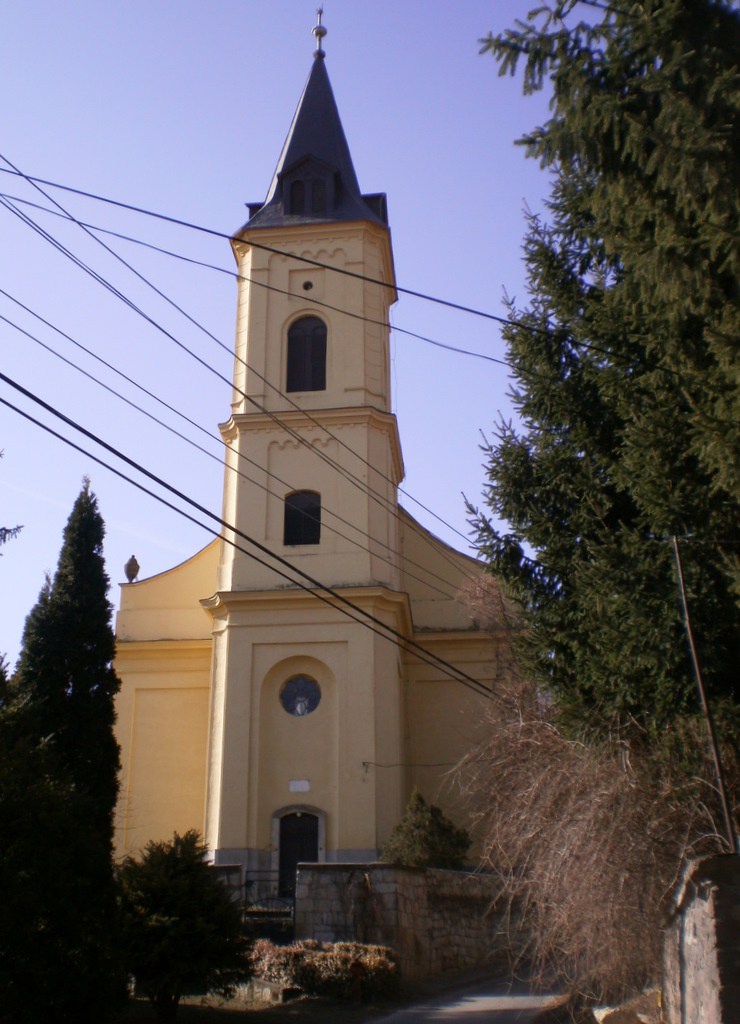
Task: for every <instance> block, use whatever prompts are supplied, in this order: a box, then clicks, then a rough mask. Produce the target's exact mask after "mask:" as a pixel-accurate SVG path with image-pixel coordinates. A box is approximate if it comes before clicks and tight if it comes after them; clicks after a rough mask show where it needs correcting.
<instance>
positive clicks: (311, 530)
mask: <svg viewBox="0 0 740 1024" xmlns="http://www.w3.org/2000/svg"><path fill="white" fill-rule="evenodd" d="M320 539H321V495H320V494H317V492H316V491H294V492H293V494H289V495H288V496H287V497H286V499H285V521H284V527H283V544H289V545H293V544H318V543H319V540H320Z"/></svg>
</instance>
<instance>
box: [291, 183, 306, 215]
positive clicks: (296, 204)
mask: <svg viewBox="0 0 740 1024" xmlns="http://www.w3.org/2000/svg"><path fill="white" fill-rule="evenodd" d="M305 207H306V186H305V183H304V182H303V181H302V180H301V179H300V178H299V179H298V180H297V181H292V182H291V183H290V212H291V213H295V214H301V213H303V212H304V210H305Z"/></svg>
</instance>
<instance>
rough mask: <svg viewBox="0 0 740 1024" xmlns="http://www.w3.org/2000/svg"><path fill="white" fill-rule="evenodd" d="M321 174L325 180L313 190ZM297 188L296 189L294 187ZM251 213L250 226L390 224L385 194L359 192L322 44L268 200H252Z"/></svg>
mask: <svg viewBox="0 0 740 1024" xmlns="http://www.w3.org/2000/svg"><path fill="white" fill-rule="evenodd" d="M319 42H320V41H319ZM317 179H319V180H321V181H323V184H321V185H320V186H318V187H317V188H316V190H315V192H314V191H313V190H314V182H315V181H316V180H317ZM294 182H298V183H299V184H296V185H295V186H294ZM300 182H303V185H301V184H300ZM293 188H294V189H296V190H297V191H293V192H291V189H293ZM319 188H320V189H321V193H320V195H321V196H322V197H324V198H323V199H321V198H319ZM301 196H303V199H301ZM249 212H250V220H249V222H248V225H246V226H248V227H249V229H250V230H251V229H252V228H256V227H259V228H262V227H264V228H267V227H270V228H272V227H280V226H283V225H286V226H287V225H291V224H299V223H306V224H308V223H316V222H329V223H331V222H335V221H349V220H371V221H375V222H376V223H380V224H383V225H385V224H387V217H386V215H385V196H384V195H373V196H363V195H362V194H361V192H360V186H359V184H358V182H357V175H356V174H355V169H354V167H353V165H352V157H351V156H350V152H349V146H348V145H347V139H346V138H345V135H344V130H343V128H342V122H341V121H340V119H339V111H338V110H337V104H336V101H335V100H334V93H333V92H332V88H331V84H330V82H329V76H328V74H327V72H326V67H325V64H324V53H323V51H322V50H321V49H320V48H319V49H318V50H317V51H316V52H315V53H314V62H313V67H312V68H311V73H310V74H309V76H308V81H307V82H306V85H305V88H304V90H303V94H302V95H301V98H300V101H299V103H298V108H297V110H296V112H295V115H294V117H293V123H292V124H291V126H290V131H289V132H288V137H287V138H286V140H285V144H284V146H283V151H282V153H281V154H280V159H279V160H278V165H277V168H276V170H275V174H274V176H273V179H272V184H271V185H270V190H269V192H268V193H267V199H266V200H265V202H264V203H250V204H249Z"/></svg>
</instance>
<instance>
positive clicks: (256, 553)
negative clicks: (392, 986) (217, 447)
mask: <svg viewBox="0 0 740 1024" xmlns="http://www.w3.org/2000/svg"><path fill="white" fill-rule="evenodd" d="M314 33H315V35H316V38H317V44H318V45H317V50H316V53H315V54H314V60H313V64H312V67H311V72H310V74H309V77H308V81H307V83H306V86H305V89H304V91H303V94H302V96H301V98H300V101H299V104H298V108H297V110H296V113H295V116H294V118H293V122H292V124H291V126H290V130H289V132H288V136H287V139H286V141H285V145H284V147H283V151H282V153H281V154H280V158H279V160H278V164H277V169H276V171H275V174H274V176H273V179H272V182H271V184H270V187H269V190H268V193H267V197H266V199H265V201H264V202H262V203H256V204H252V205H250V207H249V214H250V216H249V219H248V221H247V223H246V224H245V225H244V226H243V227H242V228H241V229H240V230H239V231H237V232H236V234H235V235H234V237H233V239H232V248H233V252H234V256H235V259H236V264H237V282H238V293H237V294H238V301H237V323H236V342H235V360H234V381H233V390H232V396H231V408H230V410H229V412H228V418H227V419H226V421H225V422H224V423H222V424H221V426H220V431H221V436H222V438H223V442H224V445H225V452H226V457H225V472H224V491H223V520H224V523H225V524H226V525H225V526H224V529H223V533H222V536H221V537H220V538H219V539H217V540H214V541H212V542H211V543H210V544H208V546H207V547H205V548H204V549H203V550H202V551H200V552H198V553H197V554H195V555H193V557H192V558H190V559H188V560H187V561H186V562H184V563H182V564H181V565H179V566H176V567H175V568H173V569H171V570H169V571H168V572H165V573H161V574H160V575H158V576H154V577H151V578H150V579H142V580H141V581H140V582H135V583H134V582H131V583H126V584H123V585H122V590H121V606H120V611H119V614H118V618H117V623H116V670H117V672H118V674H119V676H120V678H121V680H122V685H121V692H120V695H119V698H118V701H117V715H118V718H117V723H116V733H117V737H118V741H119V743H120V746H121V761H122V775H121V797H120V804H119V812H118V829H117V848H118V852H119V853H120V854H128V853H136V851H137V850H140V849H142V848H143V847H144V846H145V845H146V843H147V842H148V841H149V840H150V839H156V840H159V839H170V838H171V837H172V833H173V831H177V832H179V833H181V834H182V833H183V832H185V831H186V830H187V829H189V828H195V829H198V830H199V831H200V832H203V833H204V835H205V839H206V843H207V845H208V847H209V850H210V851H211V854H212V857H213V859H214V861H215V862H216V863H218V864H221V865H232V866H234V867H235V866H237V865H238V866H239V869H240V876H241V878H242V880H245V879H246V880H251V881H254V880H256V879H259V878H262V879H264V878H269V879H270V880H271V881H270V883H269V884H270V886H271V887H272V889H273V890H277V891H278V892H279V893H280V895H287V896H289V895H290V894H291V892H292V888H293V886H294V884H295V866H296V864H297V863H298V862H299V861H301V860H304V861H328V862H331V861H366V860H372V859H375V858H376V857H377V855H378V853H379V851H380V849H381V847H382V845H383V843H384V841H385V839H386V838H387V837H388V835H389V834H390V832H391V831H392V829H393V828H394V826H395V825H396V824H397V823H398V821H399V820H400V818H401V816H402V814H403V810H404V807H405V805H406V802H407V801H408V798H409V796H410V794H411V791H412V789H413V788H414V787H416V788H418V790H419V791H420V792H421V794H422V795H423V796H424V797H425V798H426V799H427V800H429V801H433V802H435V803H438V804H440V805H441V806H442V807H443V809H444V810H445V811H446V813H448V814H450V815H451V816H452V817H453V818H456V819H457V821H458V822H459V823H460V824H464V823H465V817H464V814H463V813H462V812H461V810H460V807H459V801H458V800H456V799H455V797H454V795H453V793H454V790H453V789H452V788H451V785H452V784H451V781H450V778H451V777H450V775H449V771H450V769H451V768H453V766H454V765H455V764H456V762H457V761H458V760H459V759H460V757H461V756H463V755H464V754H465V753H466V752H467V751H468V750H469V749H470V747H471V744H472V743H474V742H475V738H476V731H477V730H478V729H479V728H480V723H481V721H482V720H483V717H484V716H483V708H484V706H485V697H486V694H487V692H488V690H489V688H490V687H491V685H492V684H493V683H494V682H495V680H496V678H497V676H499V675H501V674H503V673H505V672H506V671H507V669H508V643H507V638H506V635H505V632H504V630H503V629H501V630H494V631H493V632H491V631H487V630H483V629H480V628H478V627H477V625H476V623H475V622H473V621H472V619H471V615H470V614H469V613H468V611H467V610H466V608H465V606H464V604H463V603H462V602H461V601H460V599H459V598H460V591H461V589H464V588H465V586H466V585H468V584H469V581H470V580H471V579H475V578H477V577H478V576H479V572H478V567H477V566H476V564H475V562H474V561H473V560H472V559H470V558H468V557H466V556H465V555H462V554H460V553H459V552H457V551H454V550H453V549H451V548H449V547H448V546H447V545H445V544H443V543H442V542H441V541H439V540H438V539H437V538H436V537H434V536H432V535H431V534H430V533H429V532H428V531H426V530H425V529H424V528H423V527H422V526H420V525H419V524H418V523H416V522H415V521H414V520H413V519H412V518H411V516H410V515H409V514H408V513H407V512H406V511H405V510H404V509H402V508H401V507H400V506H399V505H398V502H397V488H398V485H399V483H400V481H401V480H402V478H403V462H402V458H401V449H400V443H399V439H398V432H397V427H396V420H395V417H394V416H393V415H392V413H391V411H390V410H391V402H390V372H389V327H388V322H389V309H390V306H391V305H392V303H393V302H394V301H395V299H396V290H395V277H394V269H393V254H392V250H391V240H390V231H389V228H388V222H387V209H386V201H385V196H384V195H363V194H362V193H361V191H360V188H359V185H358V182H357V177H356V175H355V171H354V167H353V165H352V159H351V156H350V151H349V147H348V145H347V140H346V138H345V135H344V131H343V129H342V124H341V121H340V118H339V114H338V111H337V106H336V103H335V100H334V96H333V93H332V89H331V85H330V83H329V78H328V75H327V71H326V64H325V57H324V53H323V49H322V40H323V36H324V34H325V30H324V29H323V27H322V26H321V24H320V23H319V25H318V26H317V27H316V29H314Z"/></svg>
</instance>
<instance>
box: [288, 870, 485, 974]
mask: <svg viewBox="0 0 740 1024" xmlns="http://www.w3.org/2000/svg"><path fill="white" fill-rule="evenodd" d="M494 894H495V887H494V881H493V879H492V878H491V877H490V876H486V875H471V874H468V873H467V872H464V871H439V870H431V869H430V870H427V871H422V870H415V869H412V868H398V867H394V866H393V865H390V864H301V865H300V867H299V868H298V878H297V886H296V938H298V939H307V938H313V939H319V940H320V941H322V942H338V941H342V940H344V941H347V940H357V941H359V942H370V943H377V944H379V945H383V946H391V947H392V948H393V949H395V950H396V952H397V953H398V955H399V958H400V961H401V971H402V974H403V977H404V978H407V979H409V978H421V977H426V976H428V975H433V974H439V973H443V972H447V971H459V970H465V969H467V968H470V967H475V966H477V965H479V964H482V963H483V962H485V960H486V959H487V958H488V957H489V956H490V955H491V954H492V953H493V952H494V951H495V950H496V942H497V933H498V920H497V917H496V915H495V914H493V913H491V912H490V907H491V904H492V902H493V899H494Z"/></svg>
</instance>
